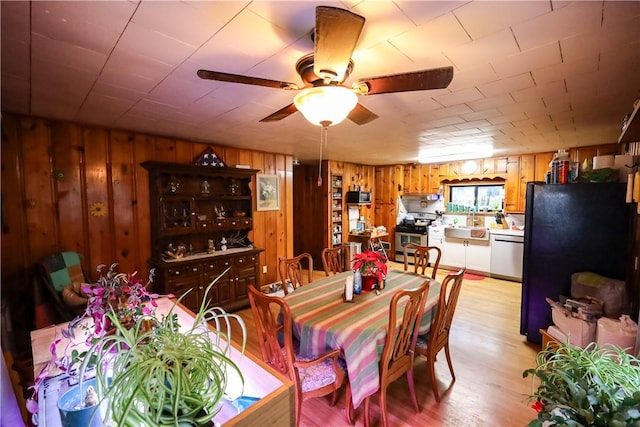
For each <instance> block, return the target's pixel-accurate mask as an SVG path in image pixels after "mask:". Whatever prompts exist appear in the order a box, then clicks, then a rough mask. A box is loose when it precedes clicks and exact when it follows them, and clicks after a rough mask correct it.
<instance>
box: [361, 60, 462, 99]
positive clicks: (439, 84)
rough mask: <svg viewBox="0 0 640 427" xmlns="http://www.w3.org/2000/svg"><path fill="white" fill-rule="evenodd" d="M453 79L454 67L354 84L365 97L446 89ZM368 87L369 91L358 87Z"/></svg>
mask: <svg viewBox="0 0 640 427" xmlns="http://www.w3.org/2000/svg"><path fill="white" fill-rule="evenodd" d="M452 79H453V67H441V68H432V69H430V70H422V71H414V72H412V73H400V74H391V75H388V76H380V77H370V78H366V79H360V80H358V81H356V82H355V83H354V84H353V87H354V89H358V90H359V91H360V93H362V94H363V95H376V94H379V93H393V92H409V91H414V90H427V89H444V88H446V87H447V86H449V83H451V80H452ZM362 85H366V87H367V88H368V90H361V89H359V88H358V87H359V86H362Z"/></svg>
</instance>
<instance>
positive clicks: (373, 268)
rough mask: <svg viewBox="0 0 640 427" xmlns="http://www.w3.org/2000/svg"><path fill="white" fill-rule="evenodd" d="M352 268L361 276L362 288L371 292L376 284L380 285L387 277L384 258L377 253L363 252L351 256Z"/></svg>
mask: <svg viewBox="0 0 640 427" xmlns="http://www.w3.org/2000/svg"><path fill="white" fill-rule="evenodd" d="M352 261H353V268H354V269H356V270H360V274H362V288H363V289H364V290H365V291H371V290H373V288H374V286H375V285H376V283H378V284H381V283H383V281H384V278H385V277H386V275H387V264H386V261H387V260H386V258H385V257H384V256H383V255H382V254H381V253H379V252H375V251H364V252H361V253H358V254H355V255H354V256H353V259H352Z"/></svg>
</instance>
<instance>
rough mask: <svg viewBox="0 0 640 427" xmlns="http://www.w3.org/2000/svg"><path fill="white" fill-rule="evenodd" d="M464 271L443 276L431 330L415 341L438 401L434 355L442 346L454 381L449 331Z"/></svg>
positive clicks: (452, 381) (417, 351)
mask: <svg viewBox="0 0 640 427" xmlns="http://www.w3.org/2000/svg"><path fill="white" fill-rule="evenodd" d="M464 271H465V269H464V268H462V269H461V270H460V271H458V272H457V273H450V274H448V275H447V276H446V277H445V278H444V280H443V281H442V286H441V288H440V297H439V299H438V309H437V313H436V319H435V321H434V322H433V323H432V324H431V330H430V331H429V334H428V336H427V337H418V341H417V343H416V349H415V351H416V353H417V354H421V355H423V356H426V358H427V373H428V375H429V379H430V381H431V386H432V387H433V395H434V396H435V398H436V401H437V402H440V394H439V392H438V382H437V380H436V371H435V363H436V355H437V354H438V353H439V352H440V350H442V349H443V348H444V352H445V354H446V356H447V363H448V364H449V371H451V378H452V380H451V384H453V383H454V382H455V381H456V375H455V374H454V373H453V365H452V364H451V353H450V352H449V331H450V330H451V323H452V321H453V315H454V313H455V311H456V305H457V303H458V296H459V295H460V288H461V287H462V279H463V277H464ZM449 288H451V289H449Z"/></svg>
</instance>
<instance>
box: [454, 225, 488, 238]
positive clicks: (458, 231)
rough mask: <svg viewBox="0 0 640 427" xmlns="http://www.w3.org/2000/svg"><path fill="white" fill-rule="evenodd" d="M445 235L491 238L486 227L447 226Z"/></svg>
mask: <svg viewBox="0 0 640 427" xmlns="http://www.w3.org/2000/svg"><path fill="white" fill-rule="evenodd" d="M444 235H445V237H456V238H458V239H473V240H489V230H488V229H487V228H486V227H464V226H463V227H445V228H444Z"/></svg>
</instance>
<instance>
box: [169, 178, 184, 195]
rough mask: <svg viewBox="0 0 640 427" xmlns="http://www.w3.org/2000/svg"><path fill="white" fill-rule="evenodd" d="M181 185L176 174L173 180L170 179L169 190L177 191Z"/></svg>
mask: <svg viewBox="0 0 640 427" xmlns="http://www.w3.org/2000/svg"><path fill="white" fill-rule="evenodd" d="M180 186H181V183H180V181H178V180H177V179H176V177H175V176H172V177H171V181H169V191H171V192H172V193H176V192H177V191H178V190H179V189H180Z"/></svg>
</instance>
